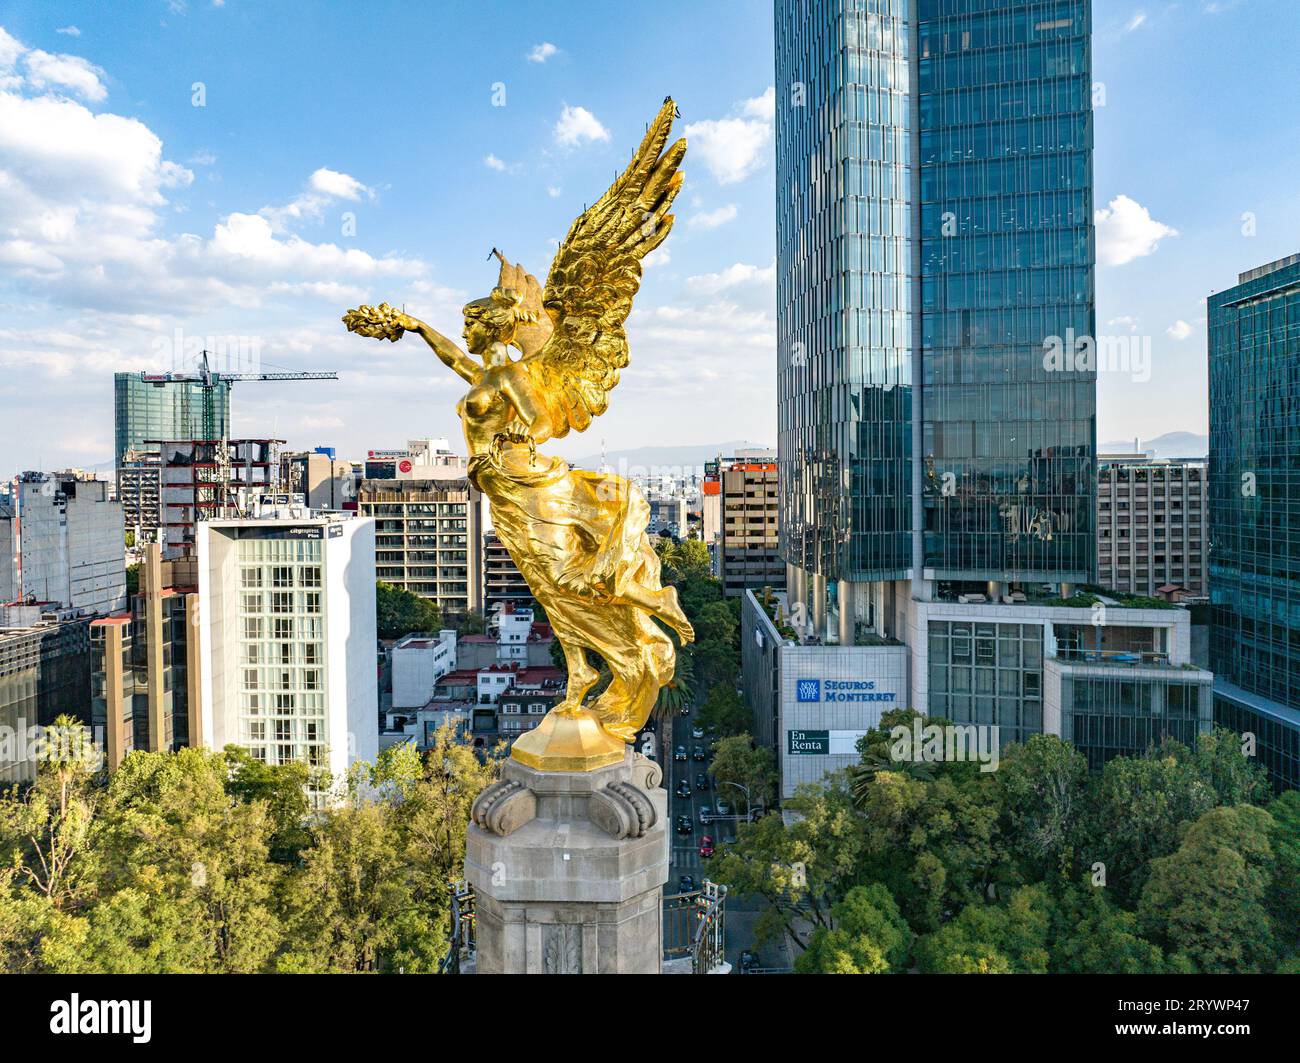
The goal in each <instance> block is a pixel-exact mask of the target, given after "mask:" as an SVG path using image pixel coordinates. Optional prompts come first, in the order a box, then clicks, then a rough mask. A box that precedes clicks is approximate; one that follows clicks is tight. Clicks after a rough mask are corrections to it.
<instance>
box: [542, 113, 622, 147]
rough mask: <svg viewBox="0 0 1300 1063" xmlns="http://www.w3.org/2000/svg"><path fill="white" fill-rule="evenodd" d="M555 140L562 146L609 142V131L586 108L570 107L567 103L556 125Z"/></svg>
mask: <svg viewBox="0 0 1300 1063" xmlns="http://www.w3.org/2000/svg"><path fill="white" fill-rule="evenodd" d="M555 139H556V142H557V143H560V144H569V145H574V144H580V143H582V141H584V140H588V141H590V140H609V130H608V129H606V128H605V127H604V126H603V125H601V124H600V120H599V119H598V118H597V117H596V116H595V115H594V114H592V113H591V112H590V111H589V110H587V108H585V107H570V106H569V105H568V104H567V103H566V104H565V105H564V110H563V111H561V112H560V120H559V121H558V122H556V123H555Z"/></svg>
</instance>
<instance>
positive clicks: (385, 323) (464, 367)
mask: <svg viewBox="0 0 1300 1063" xmlns="http://www.w3.org/2000/svg"><path fill="white" fill-rule="evenodd" d="M343 323H344V324H345V325H347V327H348V331H349V332H355V333H357V334H358V335H360V336H370V337H372V338H373V339H378V340H389V341H390V342H392V343H396V342H397V341H398V340H400V339H401V338H402V336H403V335H405V334H406V333H408V332H414V333H416V334H418V335H419V337H420V338H421V339H422V340H424V342H425V343H427V344H428V345H429V346H430V347H432V348H433V352H434V354H436V355H437V356H438V358H439V359H440V360H441V361H442V363H443V364H444V365H446V366H449V367H450V368H451V369H452V370H454V371H455V372H456V373H457V374H458V375H459V376H461V377H463V378H464V379H465V380H467V381H469V382H470V383H471V384H477V383H478V382H479V378H480V377H481V376H482V375H483V367H482V366H481V365H479V363H478V362H476V361H475V360H474V359H473V358H471V357H470V356H469V355H468V354H466V353H465V352H464V351H462V350H461V349H460V348H459V347H457V346H456V344H454V343H453V342H452V341H451V340H449V339H447V337H446V336H444V335H443V334H442V333H441V332H438V331H437V330H436V329H432V328H430V327H429V326H428V325H426V324H425V323H424V322H423V321H421V320H420V319H419V318H418V317H412V316H411V315H410V314H406V313H403V312H402V311H401V310H398V309H397V308H396V307H392V306H389V305H388V304H387V303H380V304H379V305H378V306H359V307H357V309H355V310H349V311H348V312H347V313H346V314H344V315H343Z"/></svg>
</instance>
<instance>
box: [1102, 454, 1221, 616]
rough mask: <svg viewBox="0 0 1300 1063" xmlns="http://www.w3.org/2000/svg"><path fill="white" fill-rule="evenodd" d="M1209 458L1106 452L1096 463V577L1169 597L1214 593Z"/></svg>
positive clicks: (1138, 591) (1112, 585)
mask: <svg viewBox="0 0 1300 1063" xmlns="http://www.w3.org/2000/svg"><path fill="white" fill-rule="evenodd" d="M1208 492H1209V487H1208V467H1207V465H1206V463H1205V462H1204V461H1192V460H1177V461H1173V460H1156V459H1152V458H1141V457H1128V456H1125V457H1108V456H1105V455H1103V456H1102V457H1101V458H1100V459H1099V460H1098V463H1097V582H1098V583H1099V584H1100V585H1101V586H1103V587H1106V588H1110V589H1113V590H1117V591H1123V592H1126V593H1129V594H1144V595H1150V596H1153V597H1154V596H1157V595H1158V596H1161V597H1165V598H1170V599H1185V598H1188V597H1204V596H1205V595H1206V594H1208V593H1209V581H1208V579H1207V575H1208V574H1207V570H1206V565H1205V548H1206V545H1207V544H1208V542H1209V536H1208V530H1207V529H1208V522H1209V505H1208V502H1207V495H1208Z"/></svg>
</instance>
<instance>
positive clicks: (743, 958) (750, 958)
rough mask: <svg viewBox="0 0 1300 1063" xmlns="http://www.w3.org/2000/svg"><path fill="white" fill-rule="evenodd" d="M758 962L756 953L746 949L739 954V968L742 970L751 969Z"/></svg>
mask: <svg viewBox="0 0 1300 1063" xmlns="http://www.w3.org/2000/svg"><path fill="white" fill-rule="evenodd" d="M758 964H759V960H758V953H756V952H750V951H749V949H746V950H745V951H744V952H742V953H741V954H740V969H741V970H742V971H752V970H754V968H756V967H757V966H758Z"/></svg>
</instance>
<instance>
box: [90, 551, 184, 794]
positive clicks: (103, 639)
mask: <svg viewBox="0 0 1300 1063" xmlns="http://www.w3.org/2000/svg"><path fill="white" fill-rule="evenodd" d="M199 616H200V610H199V593H198V570H197V567H196V563H195V560H194V559H193V558H192V557H189V558H183V559H180V560H175V561H165V560H163V556H162V546H161V544H159V543H149V544H147V545H146V546H145V547H144V550H143V560H142V561H141V563H140V589H139V591H138V592H137V593H136V594H133V595H132V596H131V602H130V605H129V608H128V609H127V610H126V611H125V612H122V613H115V614H113V615H112V616H107V617H100V618H99V619H97V620H94V621H92V622H91V625H90V645H91V651H92V661H93V673H92V677H91V681H92V691H91V711H92V715H93V719H94V724H95V729H96V733H97V734H101V735H102V736H103V743H104V751H105V755H106V757H107V767H108V768H109V770H110V771H112V770H115V769H116V768H117V767H118V765H120V764H121V763H122V760H123V758H125V757H126V755H127V754H128V753H130V752H131V751H132V750H137V749H138V750H147V751H153V752H158V751H160V750H177V749H181V748H182V747H184V746H188V745H190V744H191V736H194V737H196V738H197V737H198V736H200V735H202V733H203V724H202V704H203V703H202V695H201V684H200V682H199V677H200V675H201V671H200V669H201V665H200V662H199V643H198V638H197V632H198V624H199Z"/></svg>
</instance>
